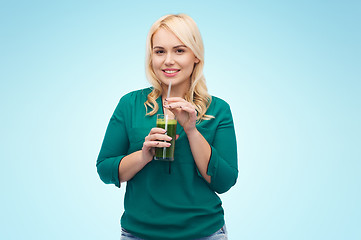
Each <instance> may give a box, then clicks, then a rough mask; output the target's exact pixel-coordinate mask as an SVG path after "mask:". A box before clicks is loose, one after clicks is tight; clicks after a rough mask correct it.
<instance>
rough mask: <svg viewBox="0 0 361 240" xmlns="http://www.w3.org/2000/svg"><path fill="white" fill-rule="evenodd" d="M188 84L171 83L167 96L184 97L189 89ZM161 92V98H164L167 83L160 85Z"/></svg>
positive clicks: (166, 91)
mask: <svg viewBox="0 0 361 240" xmlns="http://www.w3.org/2000/svg"><path fill="white" fill-rule="evenodd" d="M189 88H190V86H189V84H183V85H173V84H172V87H171V90H170V93H169V97H181V98H184V97H185V95H186V93H187V92H188V91H189ZM162 89H163V94H162V98H163V99H165V98H166V97H167V95H168V85H164V84H163V85H162Z"/></svg>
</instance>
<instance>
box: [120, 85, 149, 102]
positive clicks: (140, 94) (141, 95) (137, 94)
mask: <svg viewBox="0 0 361 240" xmlns="http://www.w3.org/2000/svg"><path fill="white" fill-rule="evenodd" d="M151 91H152V88H143V89H139V90H135V91H132V92H129V93H127V94H125V95H124V96H122V97H121V99H120V101H119V103H125V104H129V103H134V102H135V101H137V100H141V101H146V100H147V96H148V94H149V93H150V92H151Z"/></svg>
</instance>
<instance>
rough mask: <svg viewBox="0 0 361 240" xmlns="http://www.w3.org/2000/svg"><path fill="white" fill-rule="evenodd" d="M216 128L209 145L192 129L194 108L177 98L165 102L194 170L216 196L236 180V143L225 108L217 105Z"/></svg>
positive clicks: (223, 104) (193, 126) (230, 119)
mask: <svg viewBox="0 0 361 240" xmlns="http://www.w3.org/2000/svg"><path fill="white" fill-rule="evenodd" d="M218 104H219V106H218V109H219V110H218V111H217V112H216V116H215V117H216V119H217V121H218V125H217V129H216V131H215V136H214V139H213V142H212V143H211V144H209V143H208V142H207V140H206V139H205V138H204V137H203V135H202V133H200V132H199V131H198V130H197V128H196V125H195V123H196V118H197V116H196V111H195V108H194V106H192V105H191V104H190V103H189V102H187V101H185V100H184V99H181V98H168V99H166V104H165V108H168V109H169V110H170V111H172V112H173V113H174V114H175V115H176V117H177V120H178V122H179V123H180V124H181V125H182V126H183V129H184V131H185V132H186V134H187V137H188V141H189V144H190V148H191V151H192V155H193V158H194V161H195V163H196V165H197V170H198V173H199V174H200V176H202V177H203V178H204V179H205V180H206V182H208V184H209V186H210V188H212V189H213V190H214V191H216V192H218V193H224V192H226V191H228V190H229V189H230V188H231V187H232V186H233V185H234V184H235V183H236V180H237V177H238V167H237V143H236V136H235V130H234V125H233V118H232V113H231V110H230V107H229V105H228V104H227V103H226V102H224V101H221V102H219V103H218Z"/></svg>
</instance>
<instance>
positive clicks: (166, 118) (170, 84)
mask: <svg viewBox="0 0 361 240" xmlns="http://www.w3.org/2000/svg"><path fill="white" fill-rule="evenodd" d="M171 88H172V80H169V86H168V93H167V98H169V95H170V89H171ZM164 117H165V126H164V129H165V132H166V134H167V135H168V133H167V131H168V114H164ZM166 151H167V148H163V158H165V157H166V156H165V155H166Z"/></svg>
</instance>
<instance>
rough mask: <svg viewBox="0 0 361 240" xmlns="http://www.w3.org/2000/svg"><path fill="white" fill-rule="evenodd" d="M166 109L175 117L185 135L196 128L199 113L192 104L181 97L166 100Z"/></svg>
mask: <svg viewBox="0 0 361 240" xmlns="http://www.w3.org/2000/svg"><path fill="white" fill-rule="evenodd" d="M164 107H165V108H166V109H168V110H170V111H171V112H172V113H173V114H174V115H175V117H176V119H177V122H178V123H179V124H180V125H181V126H182V127H183V129H184V131H185V133H189V132H191V131H192V130H194V129H195V128H196V121H197V111H196V109H195V107H194V106H193V105H192V104H191V103H190V102H187V101H186V100H185V99H183V98H180V97H170V98H167V99H166V100H165V102H164Z"/></svg>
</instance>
